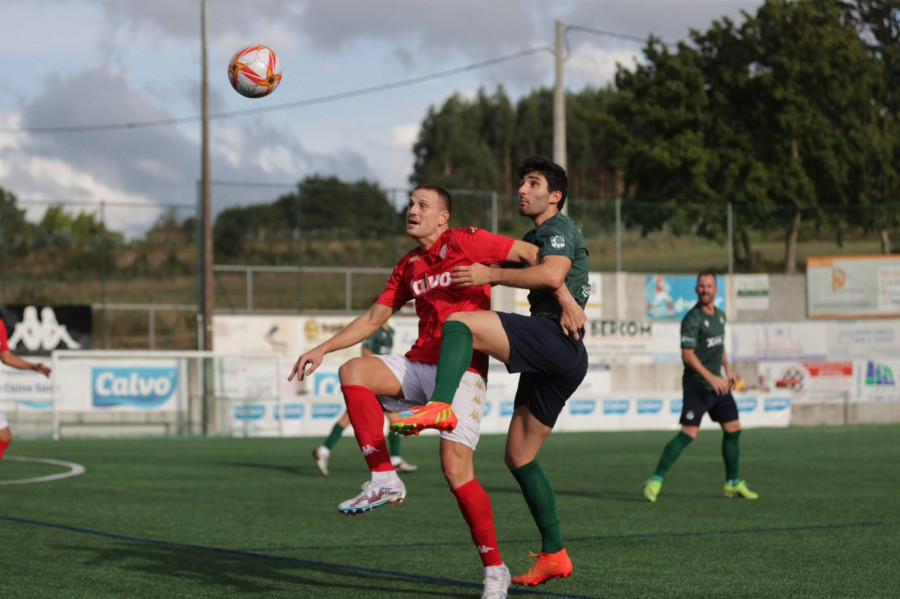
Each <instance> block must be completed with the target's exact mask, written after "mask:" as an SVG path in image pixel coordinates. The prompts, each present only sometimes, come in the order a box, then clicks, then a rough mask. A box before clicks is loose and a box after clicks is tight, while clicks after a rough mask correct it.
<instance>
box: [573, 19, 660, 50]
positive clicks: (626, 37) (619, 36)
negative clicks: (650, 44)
mask: <svg viewBox="0 0 900 599" xmlns="http://www.w3.org/2000/svg"><path fill="white" fill-rule="evenodd" d="M570 31H581V32H584V33H592V34H594V35H600V36H604V37H613V38H616V39H620V40H625V41H629V42H638V43H641V44H643V43H646V42H647V41H648V39H649V38H645V37H640V36H637V35H628V34H627V33H614V32H612V31H603V30H601V29H594V28H592V27H583V26H581V25H566V54H568V55H571V54H572V49H571V48H570V47H569V32H570ZM659 43H661V44H662V45H664V46H668V47H670V48H674V47H677V44H672V43H669V42H663V41H660V42H659Z"/></svg>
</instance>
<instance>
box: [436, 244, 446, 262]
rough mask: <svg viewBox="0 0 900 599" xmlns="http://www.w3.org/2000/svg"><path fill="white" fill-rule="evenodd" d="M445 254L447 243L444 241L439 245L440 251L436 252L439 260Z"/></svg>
mask: <svg viewBox="0 0 900 599" xmlns="http://www.w3.org/2000/svg"><path fill="white" fill-rule="evenodd" d="M446 255H447V244H446V243H445V244H444V245H442V246H441V251H439V252H438V256H440V257H441V260H443V259H444V256H446Z"/></svg>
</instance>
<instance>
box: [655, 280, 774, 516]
mask: <svg viewBox="0 0 900 599" xmlns="http://www.w3.org/2000/svg"><path fill="white" fill-rule="evenodd" d="M696 291H697V304H696V305H695V306H694V307H693V308H691V310H690V311H689V312H688V313H687V314H686V315H685V317H684V319H683V320H682V321H681V359H682V361H683V362H684V375H683V376H682V378H681V382H682V387H683V388H684V402H683V404H682V407H681V420H680V422H681V432H679V433H678V434H677V435H676V436H675V438H673V439H672V440H671V441H669V443H668V445H666V447H665V449H664V450H663V453H662V457H660V459H659V464H658V465H657V466H656V472H654V474H653V476H651V477H650V480H648V481H647V483H646V485H645V486H644V497H646V498H647V499H648V500H650V501H656V498H657V497H658V496H659V491H660V489H661V488H662V483H663V479H664V478H665V476H666V473H668V472H669V469H670V468H671V467H672V465H673V464H674V463H675V461H676V460H677V459H678V456H680V455H681V452H682V451H684V449H685V448H686V447H687V446H688V445H690V443H691V441H693V440H694V439H696V438H697V433H699V432H700V419H701V418H703V414H705V413H707V412H709V417H710V418H711V419H712V420H713V421H714V422H718V423H719V425H720V426H721V427H722V432H723V435H722V458H723V459H724V460H725V487H724V491H725V495H726V496H727V497H744V498H745V499H757V498H758V497H759V495H758V494H756V493H754V492H753V491H751V490H750V489H749V488H748V487H747V483H746V482H744V481H743V480H741V476H740V457H741V453H740V445H739V443H738V440H739V439H740V436H741V422H740V420H739V419H738V409H737V404H736V403H735V402H734V397H732V395H731V389H732V387H733V386H734V385H736V384H737V383H738V381H740V377H739V376H738V375H737V374H735V372H734V371H733V370H732V369H731V365H730V364H729V363H728V357H727V356H726V354H725V313H724V312H723V311H722V310H720V309H718V308H716V306H715V303H714V302H715V297H716V291H717V287H716V275H715V274H713V273H711V272H702V273H700V275H698V276H697V287H696ZM723 367H724V369H725V378H723V377H722V376H721V373H722V368H723Z"/></svg>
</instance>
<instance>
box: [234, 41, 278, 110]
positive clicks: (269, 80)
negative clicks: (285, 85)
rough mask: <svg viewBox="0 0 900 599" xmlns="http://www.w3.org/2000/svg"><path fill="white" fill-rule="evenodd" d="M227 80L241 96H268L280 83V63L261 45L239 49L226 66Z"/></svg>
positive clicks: (272, 53) (276, 57) (273, 54)
mask: <svg viewBox="0 0 900 599" xmlns="http://www.w3.org/2000/svg"><path fill="white" fill-rule="evenodd" d="M228 80H229V81H230V82H231V87H233V88H234V91H236V92H237V93H239V94H241V95H242V96H246V97H248V98H262V97H263V96H268V95H269V94H271V93H272V92H273V91H275V88H276V87H278V84H279V83H281V61H280V60H278V56H276V55H275V52H273V51H272V49H271V48H269V47H267V46H263V45H261V44H257V45H255V46H247V47H246V48H241V49H240V50H238V51H237V52H235V53H234V56H232V57H231V62H230V63H229V64H228Z"/></svg>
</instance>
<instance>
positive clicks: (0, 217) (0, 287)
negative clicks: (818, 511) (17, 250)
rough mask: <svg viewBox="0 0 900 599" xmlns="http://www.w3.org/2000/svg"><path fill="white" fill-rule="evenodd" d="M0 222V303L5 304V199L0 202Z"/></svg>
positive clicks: (7, 270) (6, 266)
mask: <svg viewBox="0 0 900 599" xmlns="http://www.w3.org/2000/svg"><path fill="white" fill-rule="evenodd" d="M0 210H2V212H0V222H2V229H0V245H2V246H3V273H2V274H0V303H2V304H3V305H4V306H5V305H6V277H7V273H8V272H9V267H8V265H7V261H6V201H3V202H0Z"/></svg>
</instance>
